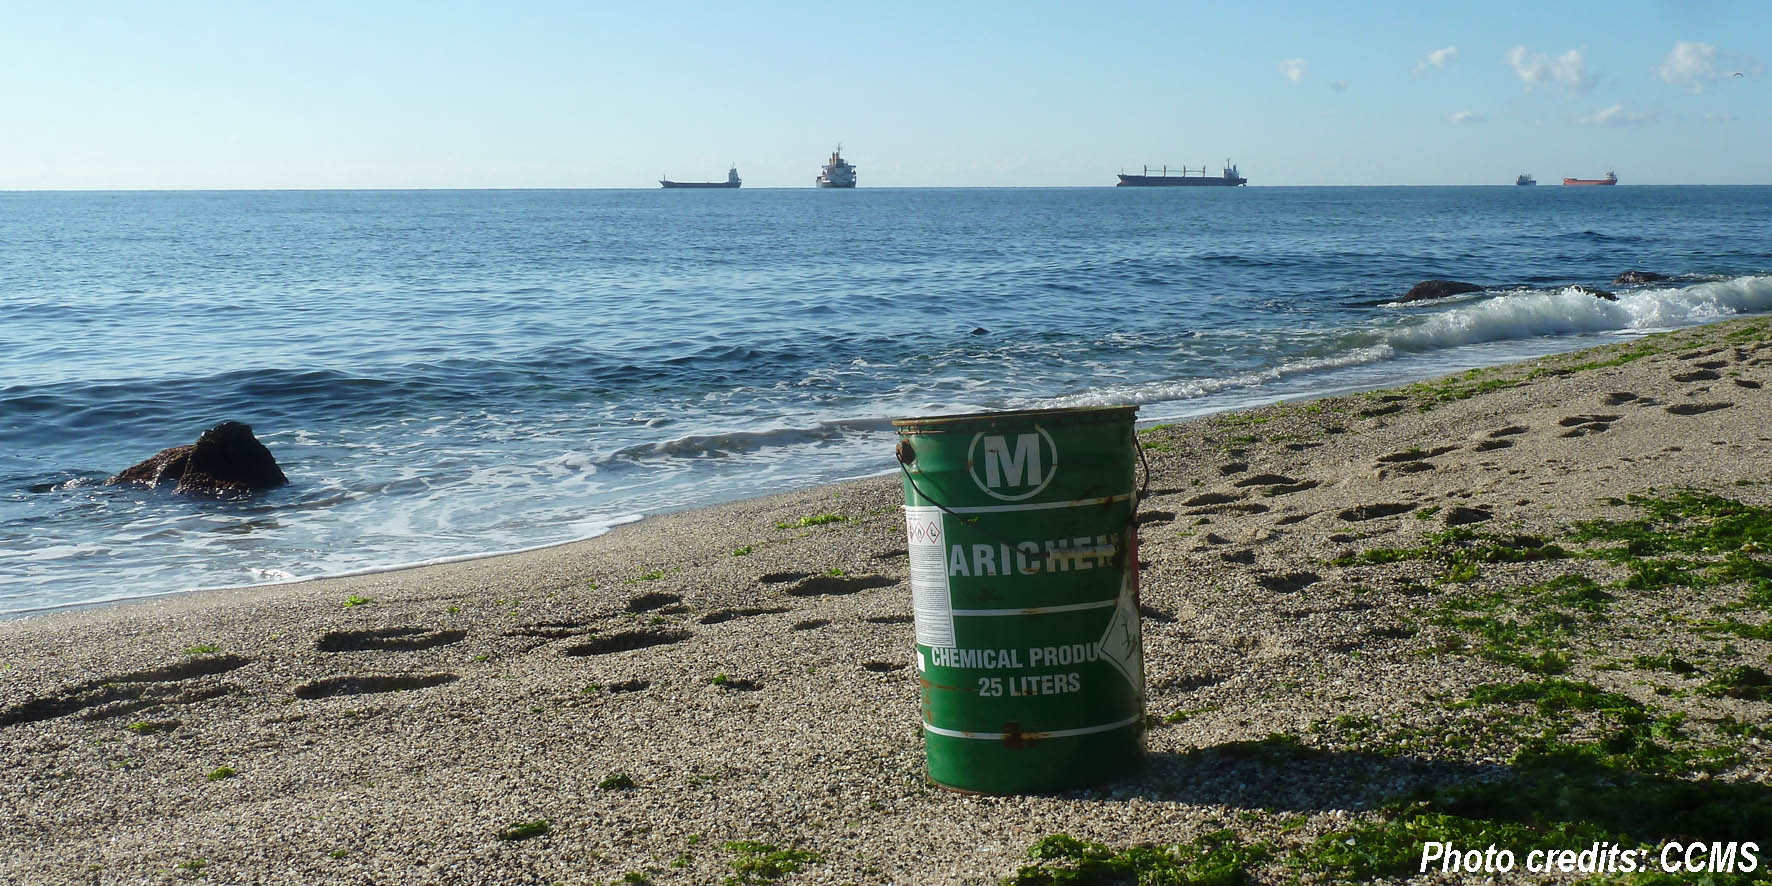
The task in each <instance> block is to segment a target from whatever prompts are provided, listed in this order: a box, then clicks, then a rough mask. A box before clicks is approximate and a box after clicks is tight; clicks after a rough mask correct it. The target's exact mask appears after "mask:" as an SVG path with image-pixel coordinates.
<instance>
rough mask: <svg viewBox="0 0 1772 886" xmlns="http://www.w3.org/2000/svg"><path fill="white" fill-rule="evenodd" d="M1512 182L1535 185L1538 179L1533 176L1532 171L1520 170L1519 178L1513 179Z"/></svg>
mask: <svg viewBox="0 0 1772 886" xmlns="http://www.w3.org/2000/svg"><path fill="white" fill-rule="evenodd" d="M1514 184H1516V185H1535V184H1538V179H1535V178H1533V177H1532V173H1530V172H1522V173H1520V177H1519V178H1516V179H1514Z"/></svg>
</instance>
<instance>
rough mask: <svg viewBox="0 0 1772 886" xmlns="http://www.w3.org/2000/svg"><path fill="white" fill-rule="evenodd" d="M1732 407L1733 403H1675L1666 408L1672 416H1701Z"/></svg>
mask: <svg viewBox="0 0 1772 886" xmlns="http://www.w3.org/2000/svg"><path fill="white" fill-rule="evenodd" d="M1734 405H1735V404H1733V403H1676V404H1674V405H1673V406H1669V407H1667V411H1668V412H1670V413H1672V414H1674V415H1701V414H1703V413H1706V412H1715V411H1717V410H1719V409H1728V408H1729V407H1731V406H1734Z"/></svg>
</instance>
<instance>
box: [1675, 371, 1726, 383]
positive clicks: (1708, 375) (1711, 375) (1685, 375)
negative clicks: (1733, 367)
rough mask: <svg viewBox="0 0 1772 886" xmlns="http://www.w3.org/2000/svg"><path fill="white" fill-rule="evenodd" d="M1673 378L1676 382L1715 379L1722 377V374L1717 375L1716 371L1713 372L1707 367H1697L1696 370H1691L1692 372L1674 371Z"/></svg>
mask: <svg viewBox="0 0 1772 886" xmlns="http://www.w3.org/2000/svg"><path fill="white" fill-rule="evenodd" d="M1673 378H1674V381H1678V382H1688V381H1716V380H1717V379H1719V378H1722V376H1721V375H1718V374H1717V373H1715V372H1713V371H1711V370H1709V369H1697V370H1693V371H1692V372H1680V373H1676V374H1675V375H1674V377H1673Z"/></svg>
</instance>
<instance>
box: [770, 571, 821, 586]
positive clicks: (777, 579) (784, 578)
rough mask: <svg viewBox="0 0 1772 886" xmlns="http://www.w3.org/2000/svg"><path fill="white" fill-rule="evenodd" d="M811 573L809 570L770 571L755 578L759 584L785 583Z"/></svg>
mask: <svg viewBox="0 0 1772 886" xmlns="http://www.w3.org/2000/svg"><path fill="white" fill-rule="evenodd" d="M811 574H812V573H810V572H771V573H768V574H765V575H762V576H759V577H758V578H757V581H758V582H759V583H761V584H766V585H779V584H786V583H788V582H790V581H799V580H800V579H802V578H805V577H806V576H808V575H811Z"/></svg>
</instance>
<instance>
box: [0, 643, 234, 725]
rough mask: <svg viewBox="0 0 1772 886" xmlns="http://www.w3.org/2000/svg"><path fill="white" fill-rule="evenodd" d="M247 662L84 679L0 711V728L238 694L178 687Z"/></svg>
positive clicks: (203, 660)
mask: <svg viewBox="0 0 1772 886" xmlns="http://www.w3.org/2000/svg"><path fill="white" fill-rule="evenodd" d="M251 663H252V659H249V658H243V657H241V656H238V655H204V656H197V657H193V658H188V659H185V660H184V661H180V662H177V663H176V664H170V665H167V666H165V667H161V668H152V669H149V670H145V671H132V672H130V673H126V674H117V675H114V676H109V677H99V678H98V679H96V680H88V681H86V682H85V683H81V684H78V685H76V686H70V687H67V688H66V689H62V690H60V691H58V692H54V693H51V694H49V695H45V696H40V697H38V698H32V699H27V700H25V701H23V702H20V703H19V704H17V705H14V706H12V707H10V708H5V709H0V729H3V728H5V727H7V726H14V725H17V724H21V723H37V722H41V721H43V720H48V719H52V718H54V717H60V716H63V715H65V714H73V713H77V712H80V711H88V712H89V713H87V715H86V716H87V718H88V719H93V720H99V719H106V718H109V717H117V716H122V715H123V714H128V713H132V712H134V711H138V710H141V709H143V708H148V707H154V706H158V705H165V704H191V703H194V702H199V701H206V700H208V699H211V698H220V697H221V696H224V695H232V694H234V693H236V692H239V691H240V688H239V687H238V686H234V685H231V684H226V683H223V684H217V685H207V686H204V685H199V686H184V685H180V684H185V683H188V682H190V681H194V680H201V679H202V678H204V677H213V676H216V675H218V674H225V673H227V672H229V671H232V670H235V669H237V668H241V667H245V666H246V665H248V664H251Z"/></svg>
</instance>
